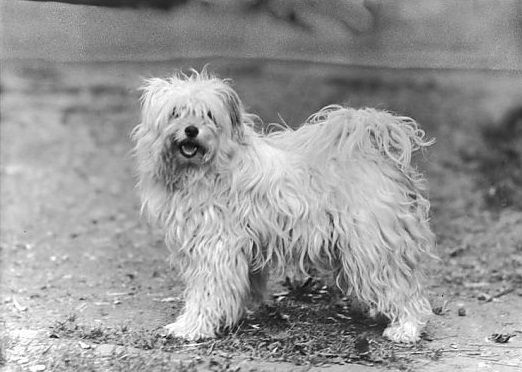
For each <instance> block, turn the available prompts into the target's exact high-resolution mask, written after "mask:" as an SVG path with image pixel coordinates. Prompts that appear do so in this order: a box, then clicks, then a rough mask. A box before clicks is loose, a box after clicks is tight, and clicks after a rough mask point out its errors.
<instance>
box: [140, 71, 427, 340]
mask: <svg viewBox="0 0 522 372" xmlns="http://www.w3.org/2000/svg"><path fill="white" fill-rule="evenodd" d="M141 108H142V112H141V123H140V124H138V125H137V126H136V128H135V129H134V130H133V133H132V137H133V140H134V142H135V148H134V149H135V156H136V159H137V169H138V178H139V180H138V189H139V193H140V195H141V201H142V212H143V211H145V212H146V213H147V214H148V215H149V216H150V218H151V219H152V220H154V221H157V222H158V223H159V224H160V225H161V226H162V227H163V228H164V230H165V241H166V245H167V246H168V247H169V249H170V250H171V252H172V256H171V257H172V262H173V263H174V264H175V265H176V266H177V267H178V269H179V271H180V272H181V275H182V278H183V280H184V282H185V283H186V290H185V292H184V299H185V304H184V309H183V310H182V313H181V315H179V317H178V318H177V320H176V321H175V322H174V323H171V324H168V325H167V326H165V327H166V329H167V331H168V333H169V335H172V336H175V337H182V338H184V339H188V340H198V339H203V338H212V337H216V336H217V335H219V333H220V332H221V331H222V330H224V329H227V328H230V327H233V326H234V325H235V324H237V322H238V321H239V320H240V318H241V317H242V315H243V314H244V313H245V310H246V309H247V308H248V307H249V306H250V305H252V304H255V303H259V302H261V301H262V300H263V298H264V294H265V292H266V289H267V285H266V283H267V279H268V275H269V271H271V270H272V271H275V272H277V273H285V272H286V271H285V270H287V269H288V268H293V270H295V271H297V272H299V273H301V274H303V275H305V276H306V275H310V272H311V271H312V270H314V272H315V273H319V274H325V275H330V276H333V278H334V279H335V282H336V284H337V286H338V287H339V288H340V289H341V290H342V291H343V292H344V293H346V294H347V295H349V296H351V297H352V298H354V299H355V300H357V301H358V302H359V303H361V304H364V305H365V306H366V307H367V308H368V309H370V310H371V311H372V312H373V313H374V314H375V313H379V314H382V315H385V316H386V317H387V318H389V320H390V324H389V325H388V327H387V328H386V329H385V330H384V334H383V335H384V336H385V337H387V338H389V339H391V340H393V341H395V342H405V343H411V342H416V341H418V340H419V335H420V331H421V329H422V326H423V325H424V324H425V321H426V317H427V315H428V314H429V313H430V312H431V307H430V304H429V301H428V300H427V297H426V294H425V289H424V285H423V283H424V281H425V280H424V278H425V275H424V274H423V270H422V265H421V263H422V262H423V261H425V259H426V258H428V257H430V256H431V255H432V253H431V251H432V247H433V245H434V234H433V233H432V231H431V230H430V227H429V221H428V212H429V202H428V200H427V198H426V197H425V195H424V194H425V193H426V187H425V183H426V182H425V180H424V178H423V176H422V175H421V173H420V172H418V171H417V170H416V169H415V168H414V167H413V166H412V165H411V157H412V154H413V153H414V152H415V151H417V150H420V149H423V148H425V147H427V146H429V145H431V143H432V141H428V140H426V139H425V133H424V131H423V130H421V129H420V128H419V126H418V125H417V123H416V122H415V121H413V120H412V119H410V118H408V117H401V116H395V115H393V114H391V113H388V112H385V111H378V110H375V109H369V108H366V109H353V108H348V107H343V106H339V105H330V106H327V107H325V108H323V109H322V110H320V111H319V112H317V113H316V114H314V115H312V116H311V117H310V118H309V119H308V120H307V121H306V122H305V123H304V124H303V125H302V126H301V127H299V128H298V129H296V130H293V129H290V128H288V127H284V128H282V130H279V131H272V132H271V133H259V131H256V130H254V128H255V127H256V123H258V120H260V119H258V117H257V116H255V115H253V114H249V113H247V112H246V111H245V109H244V106H243V104H242V102H241V100H240V98H239V96H238V94H237V93H236V92H235V91H234V89H233V88H232V87H231V83H230V81H229V80H221V79H219V78H217V77H216V76H214V75H212V74H210V73H209V72H207V71H206V69H203V70H202V71H201V72H198V71H196V70H192V71H191V72H190V73H188V74H187V73H184V72H177V73H175V74H174V75H173V76H172V77H170V78H167V79H162V78H151V79H148V80H146V81H145V83H144V86H143V88H142V97H141Z"/></svg>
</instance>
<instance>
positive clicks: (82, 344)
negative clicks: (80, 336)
mask: <svg viewBox="0 0 522 372" xmlns="http://www.w3.org/2000/svg"><path fill="white" fill-rule="evenodd" d="M78 345H80V347H81V348H82V349H90V348H91V345H89V344H87V343H85V342H83V341H80V342H78Z"/></svg>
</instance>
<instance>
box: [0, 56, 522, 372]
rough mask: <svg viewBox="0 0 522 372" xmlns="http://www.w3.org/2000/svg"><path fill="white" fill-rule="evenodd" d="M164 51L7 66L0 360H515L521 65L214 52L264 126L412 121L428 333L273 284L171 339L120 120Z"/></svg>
mask: <svg viewBox="0 0 522 372" xmlns="http://www.w3.org/2000/svg"><path fill="white" fill-rule="evenodd" d="M206 62H209V61H200V60H197V61H172V62H168V63H167V62H163V63H142V64H136V63H91V64H45V63H36V62H31V63H30V62H10V63H8V64H5V63H4V64H3V65H2V71H1V73H2V75H1V115H2V116H1V148H0V150H1V231H0V232H1V254H2V261H1V262H2V278H1V287H0V290H1V294H2V296H1V303H0V311H1V313H2V323H1V326H2V328H3V332H2V335H3V336H2V353H1V356H2V361H1V362H2V364H3V365H4V370H6V371H18V370H30V371H43V370H50V371H62V370H63V371H67V370H85V371H95V370H96V371H98V370H124V371H138V370H147V371H149V370H150V371H153V370H154V371H156V370H176V371H199V370H212V371H239V370H240V371H265V370H266V371H290V370H292V371H305V370H306V371H308V370H311V371H315V370H325V371H341V370H347V367H349V368H350V370H353V371H376V370H411V371H454V370H461V371H515V370H521V369H522V191H521V190H522V164H521V161H522V109H521V107H522V76H521V75H520V74H519V73H507V72H495V73H493V72H486V71H482V72H466V71H435V70H400V71H396V70H384V69H382V70H379V69H369V68H357V67H343V66H334V65H313V64H305V63H281V62H270V61H251V60H243V61H226V60H215V61H210V62H211V65H210V69H211V70H214V71H217V72H218V73H219V74H220V75H221V76H223V77H230V78H232V79H233V80H234V81H235V83H236V87H237V89H238V91H239V93H240V95H241V96H242V97H243V100H244V102H245V103H246V105H247V106H248V107H249V109H250V110H251V111H254V112H256V113H258V114H260V115H261V116H262V117H263V118H264V119H265V121H267V122H270V121H280V119H279V117H282V118H283V119H284V120H285V121H286V122H287V123H289V124H298V123H299V122H301V121H302V120H304V119H305V118H306V117H307V116H308V115H309V114H311V113H312V112H314V111H316V110H317V109H319V108H320V107H322V106H324V105H326V104H330V103H339V102H344V103H347V104H349V105H351V106H355V107H361V106H371V107H378V108H383V109H390V110H392V111H395V112H398V113H401V114H406V115H410V116H412V117H414V118H415V119H417V120H418V121H419V123H420V124H421V125H422V126H423V128H424V129H425V130H426V132H427V133H428V135H429V136H431V137H436V138H437V143H436V144H435V145H434V146H433V147H432V148H431V150H430V151H428V152H427V153H426V154H425V156H424V158H422V157H419V158H418V159H416V161H417V164H418V166H419V167H420V168H422V169H423V170H424V171H425V172H426V175H427V178H428V181H429V185H430V187H429V188H430V198H431V200H432V226H433V229H434V230H435V232H436V234H437V244H438V246H437V250H436V253H437V255H438V256H439V257H440V260H439V261H434V262H430V263H427V265H428V266H429V271H430V287H429V291H430V296H431V300H432V304H433V310H434V314H433V316H432V318H431V319H430V322H429V324H428V326H427V328H426V333H425V334H424V336H423V340H422V342H420V343H419V344H418V345H415V346H401V345H393V344H391V343H389V342H387V341H386V340H383V339H382V337H381V336H380V334H381V332H382V329H383V328H384V325H383V324H379V323H374V322H373V321H371V320H368V319H364V318H360V317H358V316H357V314H355V313H353V311H351V309H350V306H349V304H347V303H346V302H344V301H343V299H342V298H340V296H339V295H338V294H337V293H336V292H335V290H334V289H332V288H331V287H329V286H328V285H327V284H325V283H322V282H319V281H309V282H307V283H292V284H289V283H284V281H282V280H276V281H274V282H273V283H272V292H273V293H274V294H275V296H273V298H272V299H271V300H270V301H268V303H267V304H266V305H265V306H262V307H261V308H260V309H258V310H256V311H255V312H253V313H252V314H249V316H248V317H247V318H246V319H245V321H244V322H242V323H241V325H240V326H239V327H238V328H237V329H235V330H232V332H231V333H229V334H226V335H223V336H222V337H221V338H219V339H217V340H213V341H203V342H200V343H189V342H182V341H180V340H176V339H167V338H165V337H164V335H163V334H162V331H161V326H162V325H165V324H167V323H170V322H172V320H173V319H174V317H175V316H176V314H177V313H178V311H179V309H180V307H181V305H182V302H181V299H180V295H181V292H182V290H183V287H182V285H181V283H180V282H179V280H178V279H177V277H176V274H175V273H174V272H173V271H172V270H171V269H170V267H169V265H168V260H167V250H166V248H165V247H164V244H163V238H162V236H161V234H160V233H159V232H158V231H157V230H156V229H155V228H153V227H151V226H149V225H148V224H147V223H146V222H145V221H144V220H143V219H142V218H140V216H139V206H138V199H137V196H136V192H135V190H134V184H135V178H134V165H133V160H132V158H131V156H130V149H131V143H130V140H129V132H130V130H131V129H132V128H133V126H134V125H135V124H136V123H137V122H138V109H139V107H138V92H137V90H136V88H137V87H138V86H139V84H140V79H141V78H142V77H148V76H165V75H167V74H168V73H169V72H171V71H172V70H173V69H174V68H179V67H182V66H195V67H197V68H199V67H201V66H202V65H203V64H204V63H206Z"/></svg>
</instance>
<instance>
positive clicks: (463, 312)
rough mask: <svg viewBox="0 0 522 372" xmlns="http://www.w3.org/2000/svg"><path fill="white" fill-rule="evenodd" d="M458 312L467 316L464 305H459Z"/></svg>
mask: <svg viewBox="0 0 522 372" xmlns="http://www.w3.org/2000/svg"><path fill="white" fill-rule="evenodd" d="M457 314H458V315H459V316H466V308H465V307H464V305H459V307H458V309H457Z"/></svg>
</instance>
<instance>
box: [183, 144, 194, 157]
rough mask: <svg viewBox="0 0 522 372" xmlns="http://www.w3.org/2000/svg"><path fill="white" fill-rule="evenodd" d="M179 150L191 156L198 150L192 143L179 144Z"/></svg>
mask: <svg viewBox="0 0 522 372" xmlns="http://www.w3.org/2000/svg"><path fill="white" fill-rule="evenodd" d="M181 151H182V152H183V154H185V155H188V156H192V155H194V154H195V153H196V152H197V151H198V148H197V146H194V145H192V144H184V145H183V146H181Z"/></svg>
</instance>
